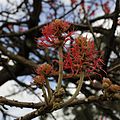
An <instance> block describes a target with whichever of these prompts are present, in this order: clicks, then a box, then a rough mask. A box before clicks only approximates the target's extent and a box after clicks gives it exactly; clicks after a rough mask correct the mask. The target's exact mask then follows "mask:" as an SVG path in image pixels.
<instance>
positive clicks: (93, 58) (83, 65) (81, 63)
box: [64, 37, 104, 76]
mask: <svg viewBox="0 0 120 120" xmlns="http://www.w3.org/2000/svg"><path fill="white" fill-rule="evenodd" d="M98 53H100V54H101V52H100V51H97V50H95V47H94V41H90V40H87V38H85V37H78V38H76V39H75V43H73V44H72V46H71V48H69V49H68V53H66V55H65V56H64V70H70V71H71V72H72V73H73V74H78V73H80V72H83V71H84V72H85V73H86V75H87V76H89V75H91V74H98V72H99V70H100V69H102V68H101V65H102V64H104V63H103V61H102V59H101V58H100V57H98V56H97V55H98Z"/></svg>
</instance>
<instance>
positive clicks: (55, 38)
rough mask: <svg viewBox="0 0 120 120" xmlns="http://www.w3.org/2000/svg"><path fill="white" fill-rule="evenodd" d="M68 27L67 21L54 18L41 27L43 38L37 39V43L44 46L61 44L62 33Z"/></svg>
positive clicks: (62, 39) (62, 40)
mask: <svg viewBox="0 0 120 120" xmlns="http://www.w3.org/2000/svg"><path fill="white" fill-rule="evenodd" d="M69 27H70V25H69V24H68V22H65V21H63V20H59V19H56V20H55V21H53V22H52V23H50V24H48V25H47V26H45V27H44V28H43V30H42V33H43V35H44V38H40V39H38V40H39V41H38V45H40V46H44V47H51V46H58V45H62V43H63V42H64V39H65V38H64V37H63V35H62V34H63V33H65V32H66V31H67V30H68V28H69Z"/></svg>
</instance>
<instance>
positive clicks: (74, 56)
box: [34, 19, 104, 83]
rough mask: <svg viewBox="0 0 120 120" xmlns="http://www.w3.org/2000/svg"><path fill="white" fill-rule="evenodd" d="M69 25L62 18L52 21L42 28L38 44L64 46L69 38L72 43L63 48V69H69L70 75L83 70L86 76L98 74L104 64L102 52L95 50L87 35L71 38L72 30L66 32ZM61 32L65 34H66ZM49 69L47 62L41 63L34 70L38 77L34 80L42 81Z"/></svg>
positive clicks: (66, 70)
mask: <svg viewBox="0 0 120 120" xmlns="http://www.w3.org/2000/svg"><path fill="white" fill-rule="evenodd" d="M69 27H70V24H69V23H67V22H65V21H63V20H58V19H57V20H55V21H53V22H52V23H50V24H48V25H47V26H45V27H44V28H43V30H42V33H43V35H44V38H41V39H39V40H38V45H39V46H44V47H60V46H62V47H64V48H66V47H65V43H66V42H67V41H68V40H71V42H72V44H71V45H69V47H67V48H66V49H67V50H66V51H64V49H63V51H64V52H63V53H64V54H63V63H62V65H63V70H64V71H65V72H68V71H69V73H71V74H72V75H74V74H80V72H85V74H86V76H90V75H91V74H98V73H99V71H100V70H102V65H103V64H104V63H103V61H102V59H101V56H102V54H103V53H102V52H101V51H97V50H95V46H94V41H93V40H88V39H87V37H82V36H79V37H78V38H75V39H74V40H73V39H71V35H72V34H74V31H70V32H68V29H69ZM63 34H66V36H64V35H63ZM51 69H52V68H51V66H50V65H49V64H43V65H41V66H40V67H38V69H37V70H36V72H37V74H38V75H39V77H38V76H37V77H36V78H35V79H34V80H35V82H36V81H37V82H39V83H44V82H45V76H46V75H48V74H50V73H51V71H52V70H51ZM98 75H99V74H98ZM40 77H41V78H40ZM38 79H39V80H38ZM42 79H43V80H42Z"/></svg>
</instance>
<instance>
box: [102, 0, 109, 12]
mask: <svg viewBox="0 0 120 120" xmlns="http://www.w3.org/2000/svg"><path fill="white" fill-rule="evenodd" d="M103 10H104V12H105V14H109V13H110V8H109V1H107V2H105V3H104V4H103Z"/></svg>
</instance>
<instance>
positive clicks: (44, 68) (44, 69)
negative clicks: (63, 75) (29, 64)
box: [34, 63, 53, 85]
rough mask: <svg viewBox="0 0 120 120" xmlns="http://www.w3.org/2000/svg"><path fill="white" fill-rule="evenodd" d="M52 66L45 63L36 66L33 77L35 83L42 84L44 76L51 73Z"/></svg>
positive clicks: (44, 79)
mask: <svg viewBox="0 0 120 120" xmlns="http://www.w3.org/2000/svg"><path fill="white" fill-rule="evenodd" d="M52 70H53V68H52V66H51V65H49V64H47V63H45V64H41V65H40V66H38V68H37V69H36V73H37V76H36V77H35V78H34V82H35V84H39V85H43V84H44V83H45V81H46V77H47V76H49V75H50V74H51V73H52Z"/></svg>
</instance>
